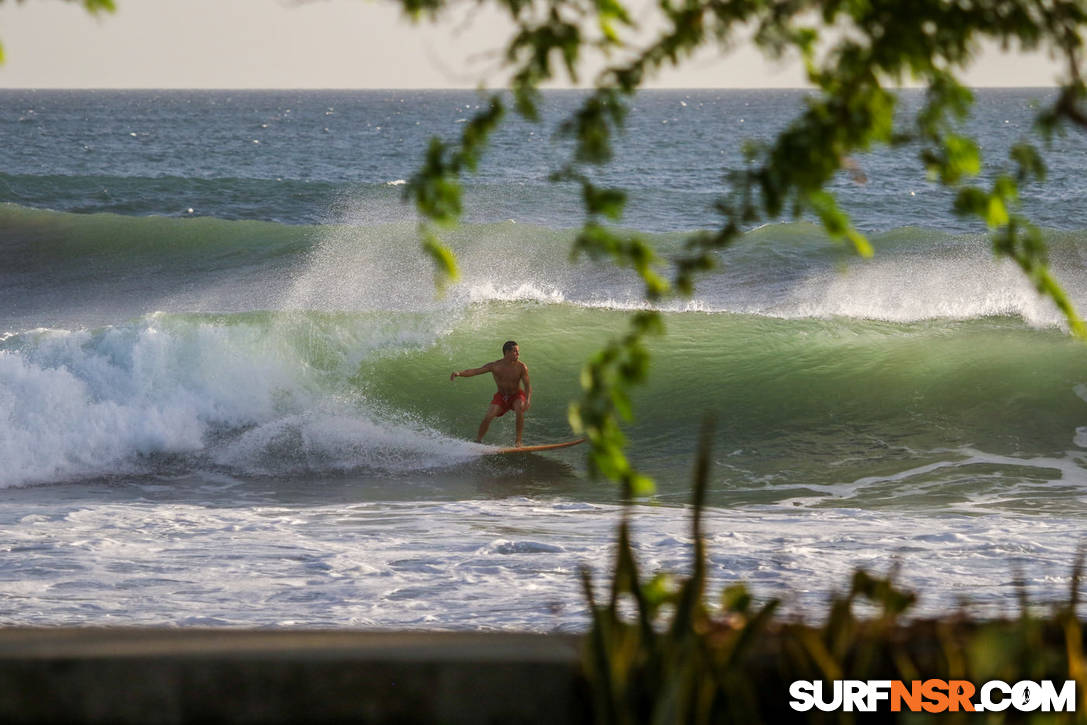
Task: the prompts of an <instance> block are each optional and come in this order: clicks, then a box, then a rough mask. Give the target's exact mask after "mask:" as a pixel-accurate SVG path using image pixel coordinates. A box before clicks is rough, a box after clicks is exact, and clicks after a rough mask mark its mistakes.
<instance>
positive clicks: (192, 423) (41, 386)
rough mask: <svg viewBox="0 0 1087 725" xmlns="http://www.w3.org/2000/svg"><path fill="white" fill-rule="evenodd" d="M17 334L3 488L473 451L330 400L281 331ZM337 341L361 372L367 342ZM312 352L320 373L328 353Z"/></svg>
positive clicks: (0, 411) (170, 321) (359, 404)
mask: <svg viewBox="0 0 1087 725" xmlns="http://www.w3.org/2000/svg"><path fill="white" fill-rule="evenodd" d="M311 334H314V335H316V334H317V331H313V332H312V333H311ZM372 334H376V333H372ZM394 337H395V338H396V339H397V340H400V338H399V337H396V335H395V334H394ZM24 338H25V339H24V340H22V344H21V345H18V346H17V347H18V349H17V350H7V351H0V460H2V461H3V462H4V465H3V467H2V468H0V488H2V487H6V486H12V485H25V484H33V483H42V482H56V481H64V480H71V479H77V478H84V477H88V476H95V475H103V474H123V473H130V472H134V471H140V470H144V469H145V468H146V467H147V465H148V463H149V459H150V458H153V457H156V456H168V455H181V456H191V457H196V458H197V459H198V460H205V461H208V462H212V463H214V464H216V465H225V466H233V467H237V468H239V469H241V470H244V471H248V472H251V473H259V472H267V473H274V472H286V471H293V470H342V469H349V468H352V467H355V468H357V467H366V466H371V467H374V468H381V469H384V470H398V469H403V468H416V469H417V468H428V467H433V466H436V465H442V464H446V465H448V464H449V463H452V462H456V461H458V460H464V459H465V458H466V457H471V456H472V455H475V454H477V453H478V451H473V450H471V448H470V447H469V448H465V446H470V444H461V443H458V442H454V441H450V440H448V439H445V438H443V437H442V436H440V435H438V434H437V433H435V432H433V431H432V430H429V429H428V428H426V427H425V426H422V425H414V424H411V423H403V422H399V423H397V422H391V421H388V420H383V419H378V418H377V417H375V414H374V413H373V412H372V411H370V410H369V408H368V405H367V403H366V401H365V400H364V399H362V398H361V397H359V396H358V395H338V394H336V391H335V390H330V389H329V388H328V386H329V384H330V383H329V381H328V379H327V378H328V373H327V372H322V371H321V370H320V369H317V368H315V367H314V366H313V365H312V364H311V363H310V362H309V361H308V360H307V356H306V355H305V353H304V351H301V352H300V351H299V350H298V349H296V348H295V347H293V346H292V343H291V340H290V336H289V335H287V334H284V329H283V328H281V327H278V326H276V325H270V326H269V325H257V324H252V325H251V324H233V325H223V324H213V323H210V322H207V323H205V322H200V321H182V320H179V319H178V318H168V317H164V316H162V315H151V316H148V317H145V318H143V319H141V320H137V321H135V322H132V323H128V324H125V325H121V326H117V327H110V328H105V329H103V330H99V331H95V332H91V331H86V330H83V331H74V332H67V331H60V330H52V331H40V332H35V333H29V334H26V335H24ZM9 342H10V339H9ZM326 342H329V341H326ZM343 342H344V347H343V351H342V353H341V354H342V359H341V363H342V364H343V365H345V366H353V365H357V364H358V360H359V357H360V356H364V355H365V354H366V348H365V346H363V345H360V344H358V343H359V340H358V339H352V340H348V341H343ZM370 342H371V344H378V343H377V342H376V341H375V340H370ZM317 349H318V350H319V351H320V352H321V354H322V355H324V356H325V359H324V361H323V362H324V364H325V365H327V364H328V363H329V360H328V359H327V356H328V354H329V349H328V345H327V344H321V343H318V344H317Z"/></svg>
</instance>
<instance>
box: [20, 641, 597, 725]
mask: <svg viewBox="0 0 1087 725" xmlns="http://www.w3.org/2000/svg"><path fill="white" fill-rule="evenodd" d="M579 643H580V640H579V639H578V638H576V637H571V636H565V635H546V636H545V635H529V634H505V633H496V634H489V633H423V632H419V633H414V632H406V633H391V632H389V633H387V632H342V631H279V630H270V631H237V630H188V629H186V630H161V629H154V630H143V629H115V630H111V629H8V630H0V723H189V722H201V723H205V722H248V723H331V722H337V723H339V722H352V723H443V724H444V723H449V724H456V723H495V724H496V725H497V724H499V723H502V724H503V725H516V724H517V723H571V724H576V723H581V722H586V721H587V720H588V712H589V700H588V695H587V694H586V688H585V684H584V681H583V680H582V678H581V676H580V674H579V668H578V647H579Z"/></svg>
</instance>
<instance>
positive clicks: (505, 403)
mask: <svg viewBox="0 0 1087 725" xmlns="http://www.w3.org/2000/svg"><path fill="white" fill-rule="evenodd" d="M518 398H520V399H521V400H523V401H524V402H526V403H527V402H528V396H526V395H525V391H523V390H518V391H517V392H516V393H513V394H512V395H503V394H502V393H495V394H494V397H493V398H491V405H497V406H498V407H499V408H501V409H502V410H500V411H499V413H498V417H499V418H501V417H502V416H504V415H505V414H506V413H508V412H510V411H511V410H513V401H515V400H517V399H518Z"/></svg>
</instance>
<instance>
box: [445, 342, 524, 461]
mask: <svg viewBox="0 0 1087 725" xmlns="http://www.w3.org/2000/svg"><path fill="white" fill-rule="evenodd" d="M520 356H521V348H519V347H518V346H517V343H516V342H514V341H513V340H510V341H509V342H507V343H506V344H505V345H503V346H502V359H501V360H495V361H494V362H491V363H487V364H486V365H484V366H483V367H481V368H472V369H470V370H461V371H460V372H453V373H451V374H450V375H449V380H450V381H452V380H453V379H454V378H470V377H472V376H473V375H482V374H483V373H490V374H491V375H493V376H494V382H495V384H496V385H497V386H498V392H497V393H495V394H494V397H493V398H492V399H491V404H490V406H489V407H488V408H487V415H486V416H484V418H483V422H482V423H480V424H479V434H478V435H477V436H476V441H477V442H479V443H482V442H483V436H484V435H486V433H487V429H488V428H489V427H490V426H491V421H492V420H494V419H495V418H501V417H502V416H503V415H505V414H506V413H508V412H509V411H511V410H512V411H514V412H515V413H516V414H517V442H516V443H515V445H516V446H517V447H518V448H520V447H521V434H522V433H523V432H524V429H525V413H526V412H527V411H528V409H529V407H530V406H531V405H532V383H531V382H529V379H528V366H527V365H525V364H524V363H523V362H521V361H520V359H519V358H520ZM522 386H524V389H523V390H522Z"/></svg>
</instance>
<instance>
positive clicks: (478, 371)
mask: <svg viewBox="0 0 1087 725" xmlns="http://www.w3.org/2000/svg"><path fill="white" fill-rule="evenodd" d="M493 367H494V363H487V364H486V365H484V366H483V367H481V368H470V369H468V370H461V371H459V372H458V371H456V370H454V371H453V372H451V373H450V374H449V380H450V381H452V380H453V378H470V377H472V376H474V375H482V374H483V373H489V372H491V368H493Z"/></svg>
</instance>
